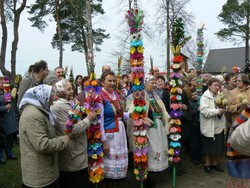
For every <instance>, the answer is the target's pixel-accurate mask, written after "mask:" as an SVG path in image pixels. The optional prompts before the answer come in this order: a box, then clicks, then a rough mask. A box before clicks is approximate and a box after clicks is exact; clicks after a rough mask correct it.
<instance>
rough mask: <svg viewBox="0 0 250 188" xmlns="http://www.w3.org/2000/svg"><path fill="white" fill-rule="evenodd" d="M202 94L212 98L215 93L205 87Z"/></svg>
mask: <svg viewBox="0 0 250 188" xmlns="http://www.w3.org/2000/svg"><path fill="white" fill-rule="evenodd" d="M204 96H205V97H207V98H210V99H214V97H215V95H214V94H213V93H212V92H210V91H209V89H207V90H206V91H205V93H204Z"/></svg>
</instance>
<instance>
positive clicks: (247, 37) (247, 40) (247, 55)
mask: <svg viewBox="0 0 250 188" xmlns="http://www.w3.org/2000/svg"><path fill="white" fill-rule="evenodd" d="M249 7H250V2H249V0H248V4H247V23H246V24H247V28H246V46H245V63H248V62H249V21H250V20H249V16H250V10H249Z"/></svg>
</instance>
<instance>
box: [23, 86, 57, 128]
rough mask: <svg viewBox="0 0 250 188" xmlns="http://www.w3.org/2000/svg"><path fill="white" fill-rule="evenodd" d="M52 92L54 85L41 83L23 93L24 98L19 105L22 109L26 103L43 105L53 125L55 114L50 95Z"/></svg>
mask: <svg viewBox="0 0 250 188" xmlns="http://www.w3.org/2000/svg"><path fill="white" fill-rule="evenodd" d="M51 92H52V86H49V85H45V84H43V85H39V86H36V87H33V88H30V89H28V90H27V91H26V93H25V94H24V95H23V99H22V100H21V103H20V105H19V109H21V108H22V107H23V106H24V105H26V104H32V105H34V106H38V107H41V108H42V109H44V110H45V111H46V112H47V113H48V115H49V121H50V123H51V124H52V125H54V124H55V118H56V117H55V115H54V114H53V113H52V112H51V111H50V104H49V102H50V97H51Z"/></svg>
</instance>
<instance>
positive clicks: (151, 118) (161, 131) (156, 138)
mask: <svg viewBox="0 0 250 188" xmlns="http://www.w3.org/2000/svg"><path fill="white" fill-rule="evenodd" d="M144 82H145V92H146V95H145V98H146V113H147V118H146V123H147V124H148V125H149V126H150V127H149V129H148V132H147V136H148V144H149V150H148V171H151V172H160V171H163V170H165V169H166V168H168V153H167V151H168V139H167V133H168V130H169V123H168V113H167V111H166V108H165V106H164V103H163V102H162V100H161V99H160V97H159V96H158V95H157V94H156V93H155V92H154V90H155V88H156V78H155V77H154V76H152V75H147V76H146V77H145V79H144ZM129 100H131V102H130V103H127V104H128V105H130V107H129V111H130V112H133V110H134V105H133V103H132V100H133V97H132V96H130V97H129ZM131 132H132V130H131ZM131 132H130V133H129V134H130V136H131V135H132V134H133V133H131ZM130 146H131V147H134V146H133V140H132V139H130ZM132 150H133V148H130V151H132Z"/></svg>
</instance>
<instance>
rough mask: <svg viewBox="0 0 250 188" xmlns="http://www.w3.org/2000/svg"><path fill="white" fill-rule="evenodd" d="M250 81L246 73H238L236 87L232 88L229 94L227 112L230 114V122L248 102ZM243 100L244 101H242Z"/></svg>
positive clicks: (249, 99) (249, 102)
mask: <svg viewBox="0 0 250 188" xmlns="http://www.w3.org/2000/svg"><path fill="white" fill-rule="evenodd" d="M249 84H250V82H249V79H248V76H247V75H246V74H239V75H238V76H237V78H236V86H237V87H236V88H235V89H233V90H232V91H231V92H230V94H229V96H228V99H229V106H228V112H230V113H231V114H232V122H234V121H235V118H236V117H237V116H238V115H240V113H241V112H242V111H243V109H244V108H246V106H247V105H248V104H250V86H249ZM243 100H245V101H246V103H244V102H242V101H243Z"/></svg>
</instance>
